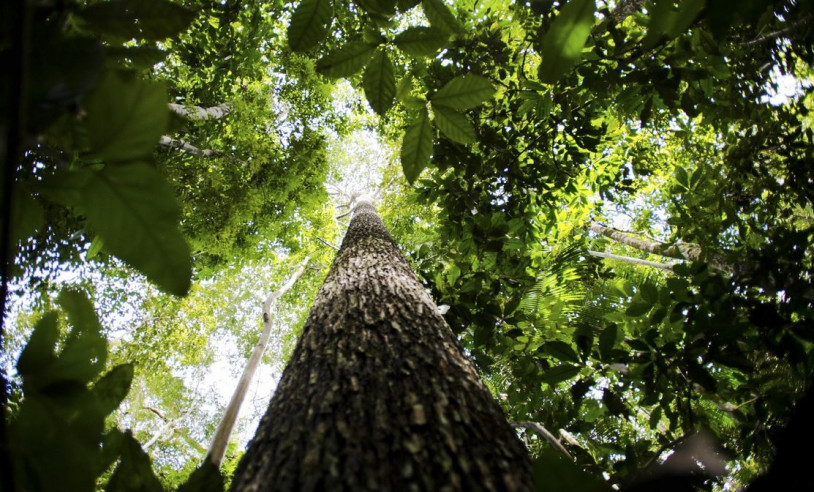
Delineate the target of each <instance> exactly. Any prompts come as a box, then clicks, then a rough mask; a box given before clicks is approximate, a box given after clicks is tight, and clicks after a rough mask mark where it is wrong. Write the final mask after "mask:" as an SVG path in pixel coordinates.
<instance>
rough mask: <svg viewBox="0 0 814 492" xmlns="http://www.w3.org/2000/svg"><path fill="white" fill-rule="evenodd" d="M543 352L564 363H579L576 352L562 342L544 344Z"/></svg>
mask: <svg viewBox="0 0 814 492" xmlns="http://www.w3.org/2000/svg"><path fill="white" fill-rule="evenodd" d="M542 348H543V352H545V353H547V354H548V355H551V356H553V357H555V358H557V359H559V360H561V361H563V362H579V356H578V355H577V352H576V350H574V349H573V347H571V346H570V345H568V344H567V343H565V342H562V341H554V342H546V343H544V344H543V347H542Z"/></svg>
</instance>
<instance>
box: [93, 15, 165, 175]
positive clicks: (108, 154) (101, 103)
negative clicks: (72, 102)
mask: <svg viewBox="0 0 814 492" xmlns="http://www.w3.org/2000/svg"><path fill="white" fill-rule="evenodd" d="M99 5H103V4H99ZM85 111H87V120H86V121H87V128H88V138H89V140H90V144H91V151H92V152H93V153H94V154H95V155H97V156H99V157H101V158H102V159H104V160H106V161H109V162H126V161H133V160H138V159H147V158H149V157H150V156H151V155H152V153H153V151H154V150H155V147H156V145H157V144H158V140H159V138H160V137H161V135H163V134H164V131H165V130H166V128H167V125H168V123H169V120H170V114H169V110H168V109H167V89H166V87H164V85H163V84H161V83H156V82H145V81H143V80H140V79H138V78H136V77H135V76H134V74H130V73H126V72H118V71H113V70H110V71H107V72H106V73H105V74H104V75H103V76H102V78H101V79H100V80H99V83H98V85H97V86H96V88H95V89H94V90H93V92H92V93H91V94H90V95H89V97H88V99H87V100H86V102H85Z"/></svg>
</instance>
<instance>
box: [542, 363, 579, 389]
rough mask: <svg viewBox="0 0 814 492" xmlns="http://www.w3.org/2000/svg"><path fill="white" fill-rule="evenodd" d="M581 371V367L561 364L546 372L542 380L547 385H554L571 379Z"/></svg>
mask: <svg viewBox="0 0 814 492" xmlns="http://www.w3.org/2000/svg"><path fill="white" fill-rule="evenodd" d="M579 371H580V367H579V366H575V365H573V364H561V365H559V366H556V367H552V368H551V369H548V370H546V371H545V373H544V374H543V377H542V378H541V379H542V380H543V381H545V382H546V383H548V384H552V385H553V384H557V383H559V382H561V381H565V380H566V379H571V378H572V377H574V376H576V375H577V374H579Z"/></svg>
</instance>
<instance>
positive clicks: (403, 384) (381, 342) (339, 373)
mask: <svg viewBox="0 0 814 492" xmlns="http://www.w3.org/2000/svg"><path fill="white" fill-rule="evenodd" d="M530 469H531V464H530V460H529V457H528V454H527V452H526V449H525V446H524V445H523V443H522V442H521V441H520V440H519V439H518V437H517V435H516V434H515V433H514V431H513V430H512V429H511V427H510V426H509V424H508V422H507V421H506V418H505V416H504V414H503V412H502V410H501V409H500V407H499V406H498V405H497V402H495V401H494V399H493V398H492V396H491V394H490V393H489V391H488V390H487V388H486V387H485V386H484V385H483V383H482V382H481V380H480V378H479V376H478V374H477V372H476V371H475V369H474V367H473V366H472V364H471V363H470V362H469V361H468V360H467V359H466V357H465V355H464V354H463V352H462V350H461V347H460V346H459V344H458V342H457V339H456V338H455V336H454V334H453V333H452V331H451V330H450V328H449V326H448V325H447V324H446V322H445V321H444V319H443V318H442V317H441V315H440V314H438V312H437V309H436V307H435V304H434V303H433V302H432V300H431V299H430V297H429V295H428V294H427V293H426V291H425V290H424V288H423V287H422V285H421V284H420V283H419V282H418V280H417V279H416V277H415V275H414V274H413V273H412V271H411V269H410V266H409V264H408V263H407V261H406V260H405V259H404V257H403V256H402V255H401V253H400V252H399V251H398V249H397V247H396V245H395V243H394V242H393V239H392V238H391V236H390V234H389V232H388V231H387V229H386V228H385V227H384V224H383V223H382V221H381V219H380V218H379V217H378V215H376V212H375V210H374V208H373V206H372V205H371V204H370V202H369V201H360V203H358V204H357V205H356V207H355V208H354V215H353V219H352V220H351V224H350V226H349V228H348V232H347V234H346V235H345V239H344V241H343V243H342V247H341V249H340V251H339V253H338V254H337V257H336V259H335V260H334V263H333V266H332V267H331V271H330V272H329V274H328V277H327V279H326V280H325V284H324V285H323V286H322V288H321V290H320V292H319V294H318V295H317V298H316V300H315V301H314V306H313V308H312V309H311V313H310V315H309V317H308V320H307V321H306V323H305V327H304V328H303V333H302V335H301V337H300V339H299V341H298V343H297V346H296V348H295V350H294V353H293V355H292V357H291V360H290V361H289V363H288V365H287V367H286V369H285V371H284V373H283V376H282V379H281V381H280V383H279V385H278V387H277V391H276V392H275V394H274V397H273V398H272V401H271V403H270V405H269V409H268V411H267V412H266V415H265V416H264V417H263V419H262V420H261V422H260V425H259V427H258V430H257V433H256V434H255V437H254V439H253V440H252V442H251V443H250V445H249V448H248V451H247V452H246V454H245V455H244V457H243V459H242V460H241V462H240V464H239V465H238V468H237V470H236V472H235V476H234V479H233V482H232V490H240V491H243V490H270V489H272V488H273V489H275V490H421V491H424V490H532V489H533V484H532V479H531V472H530Z"/></svg>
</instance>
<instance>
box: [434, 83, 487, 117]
mask: <svg viewBox="0 0 814 492" xmlns="http://www.w3.org/2000/svg"><path fill="white" fill-rule="evenodd" d="M494 93H495V88H494V87H492V83H491V82H489V81H488V80H487V79H485V78H483V77H481V76H479V75H462V76H460V77H455V78H454V79H452V80H450V81H449V82H447V84H446V85H445V86H444V87H441V88H440V89H439V90H438V92H436V93H435V94H434V95H433V96H432V98H431V99H430V100H431V101H432V104H433V106H446V107H448V108H452V109H457V110H459V111H463V110H465V109H469V108H473V107H475V106H477V105H478V104H480V103H482V102H484V101H486V100H487V99H489V98H490V97H492V95H494Z"/></svg>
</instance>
